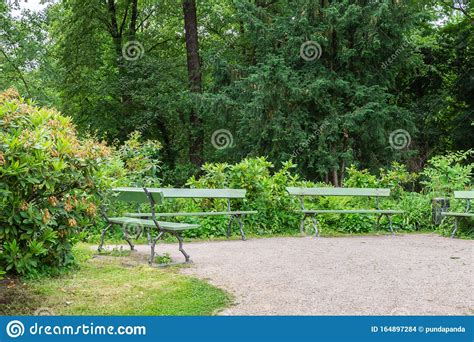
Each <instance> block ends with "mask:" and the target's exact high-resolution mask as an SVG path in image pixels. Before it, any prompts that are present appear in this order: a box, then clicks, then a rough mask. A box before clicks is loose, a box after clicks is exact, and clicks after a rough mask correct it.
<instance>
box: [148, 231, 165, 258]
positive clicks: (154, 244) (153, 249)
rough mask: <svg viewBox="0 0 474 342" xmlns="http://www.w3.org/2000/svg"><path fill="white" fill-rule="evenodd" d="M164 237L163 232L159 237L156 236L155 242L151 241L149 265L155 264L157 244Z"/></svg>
mask: <svg viewBox="0 0 474 342" xmlns="http://www.w3.org/2000/svg"><path fill="white" fill-rule="evenodd" d="M162 236H163V232H159V233H158V235H157V236H156V238H154V239H153V241H151V244H150V260H148V263H149V264H150V266H151V265H153V262H154V261H155V246H156V242H157V241H158V240H159V239H160V238H161V237H162Z"/></svg>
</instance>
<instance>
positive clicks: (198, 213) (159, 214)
mask: <svg viewBox="0 0 474 342" xmlns="http://www.w3.org/2000/svg"><path fill="white" fill-rule="evenodd" d="M257 213H258V211H256V210H247V211H208V212H181V213H179V212H178V213H156V214H155V215H156V216H157V217H160V216H161V217H174V216H217V215H247V214H257ZM124 216H127V217H152V214H151V213H125V214H124Z"/></svg>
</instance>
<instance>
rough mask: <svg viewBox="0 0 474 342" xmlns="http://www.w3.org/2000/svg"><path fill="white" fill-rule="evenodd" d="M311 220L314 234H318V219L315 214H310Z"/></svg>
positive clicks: (316, 235)
mask: <svg viewBox="0 0 474 342" xmlns="http://www.w3.org/2000/svg"><path fill="white" fill-rule="evenodd" d="M311 222H312V223H313V228H314V236H315V237H318V236H319V229H318V220H317V219H316V215H311Z"/></svg>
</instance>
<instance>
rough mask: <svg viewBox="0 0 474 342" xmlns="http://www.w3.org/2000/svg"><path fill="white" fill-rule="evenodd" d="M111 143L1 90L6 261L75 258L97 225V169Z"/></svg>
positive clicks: (25, 266)
mask: <svg viewBox="0 0 474 342" xmlns="http://www.w3.org/2000/svg"><path fill="white" fill-rule="evenodd" d="M108 154H109V149H108V148H107V147H106V146H105V145H103V144H100V143H98V142H97V141H95V140H93V139H79V138H78V137H77V135H76V130H75V128H74V125H73V124H72V122H71V118H68V117H65V116H62V115H61V114H60V113H59V112H57V111H55V110H52V109H46V108H39V107H36V106H34V105H33V104H31V103H28V102H26V101H24V100H23V99H20V98H19V97H18V94H17V93H16V92H15V91H13V90H9V91H7V92H5V93H2V94H0V176H1V177H0V223H1V225H0V252H1V253H0V268H1V269H4V270H6V271H10V272H15V273H20V274H25V273H35V272H43V271H50V270H51V271H53V270H55V269H58V268H59V267H66V266H69V265H71V264H72V262H73V260H72V255H71V247H72V244H73V243H74V242H75V241H77V238H78V237H77V234H76V231H77V228H78V227H81V228H82V229H87V228H89V227H91V226H92V223H93V218H94V217H95V216H96V214H97V211H98V210H97V203H96V199H95V198H94V197H93V195H94V193H96V191H97V184H100V181H99V182H96V177H95V176H96V175H95V173H96V170H97V169H98V168H99V165H100V164H101V161H103V160H104V158H106V157H107V155H108Z"/></svg>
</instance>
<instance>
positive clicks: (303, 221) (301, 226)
mask: <svg viewBox="0 0 474 342" xmlns="http://www.w3.org/2000/svg"><path fill="white" fill-rule="evenodd" d="M305 222H306V214H305V215H304V216H303V219H302V220H301V223H300V234H301V235H304V223H305Z"/></svg>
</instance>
